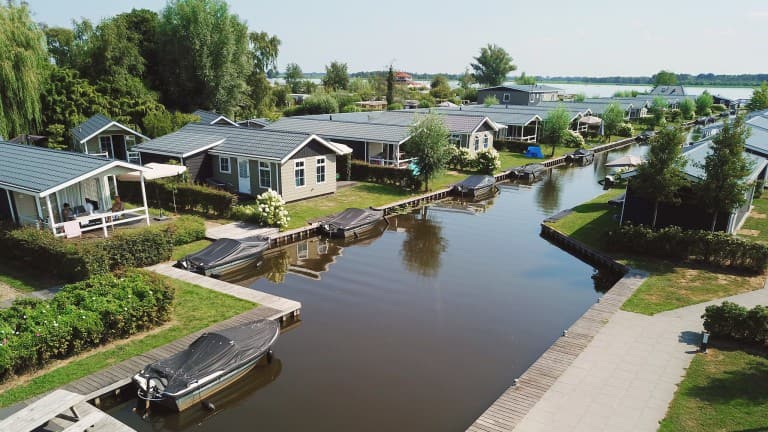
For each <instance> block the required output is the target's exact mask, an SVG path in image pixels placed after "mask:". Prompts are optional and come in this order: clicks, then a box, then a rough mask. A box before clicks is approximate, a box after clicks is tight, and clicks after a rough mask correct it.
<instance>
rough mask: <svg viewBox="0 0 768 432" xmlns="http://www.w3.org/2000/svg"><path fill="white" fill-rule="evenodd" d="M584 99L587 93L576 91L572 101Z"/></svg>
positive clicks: (582, 100)
mask: <svg viewBox="0 0 768 432" xmlns="http://www.w3.org/2000/svg"><path fill="white" fill-rule="evenodd" d="M586 99H587V95H585V94H584V93H576V94H575V95H573V101H574V102H584V100H586Z"/></svg>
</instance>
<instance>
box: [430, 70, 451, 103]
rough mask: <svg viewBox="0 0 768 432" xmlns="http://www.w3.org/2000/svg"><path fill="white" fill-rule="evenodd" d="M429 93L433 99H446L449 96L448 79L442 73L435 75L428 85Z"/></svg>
mask: <svg viewBox="0 0 768 432" xmlns="http://www.w3.org/2000/svg"><path fill="white" fill-rule="evenodd" d="M429 87H430V89H431V90H430V91H429V94H430V95H432V97H433V98H435V99H448V98H450V97H451V94H452V93H451V86H450V85H449V84H448V79H447V78H445V77H444V76H442V75H436V76H435V78H434V79H433V80H432V82H431V83H430V85H429Z"/></svg>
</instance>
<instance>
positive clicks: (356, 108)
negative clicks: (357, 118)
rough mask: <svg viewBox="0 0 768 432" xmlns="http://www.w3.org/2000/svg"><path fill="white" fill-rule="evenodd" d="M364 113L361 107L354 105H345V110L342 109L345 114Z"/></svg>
mask: <svg viewBox="0 0 768 432" xmlns="http://www.w3.org/2000/svg"><path fill="white" fill-rule="evenodd" d="M362 111H363V109H362V108H360V107H359V106H357V105H354V104H353V105H345V106H344V108H342V109H341V112H344V113H352V112H362Z"/></svg>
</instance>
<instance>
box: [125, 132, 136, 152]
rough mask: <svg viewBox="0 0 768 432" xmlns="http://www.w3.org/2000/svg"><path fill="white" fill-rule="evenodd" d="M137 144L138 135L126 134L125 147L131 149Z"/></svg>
mask: <svg viewBox="0 0 768 432" xmlns="http://www.w3.org/2000/svg"><path fill="white" fill-rule="evenodd" d="M135 145H136V137H135V136H133V135H126V136H125V149H126V150H130V149H132V148H133V146H135Z"/></svg>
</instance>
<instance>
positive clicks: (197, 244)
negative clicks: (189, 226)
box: [171, 239, 213, 261]
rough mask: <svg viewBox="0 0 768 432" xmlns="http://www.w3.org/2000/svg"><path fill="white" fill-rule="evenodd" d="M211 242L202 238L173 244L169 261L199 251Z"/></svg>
mask: <svg viewBox="0 0 768 432" xmlns="http://www.w3.org/2000/svg"><path fill="white" fill-rule="evenodd" d="M211 243H213V242H212V241H210V240H205V239H203V240H197V241H193V242H192V243H188V244H185V245H182V246H174V247H173V253H172V254H171V261H178V260H180V259H182V258H184V257H185V256H187V255H189V254H192V253H195V252H198V251H201V250H203V249H205V248H206V247H208V245H210V244H211Z"/></svg>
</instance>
